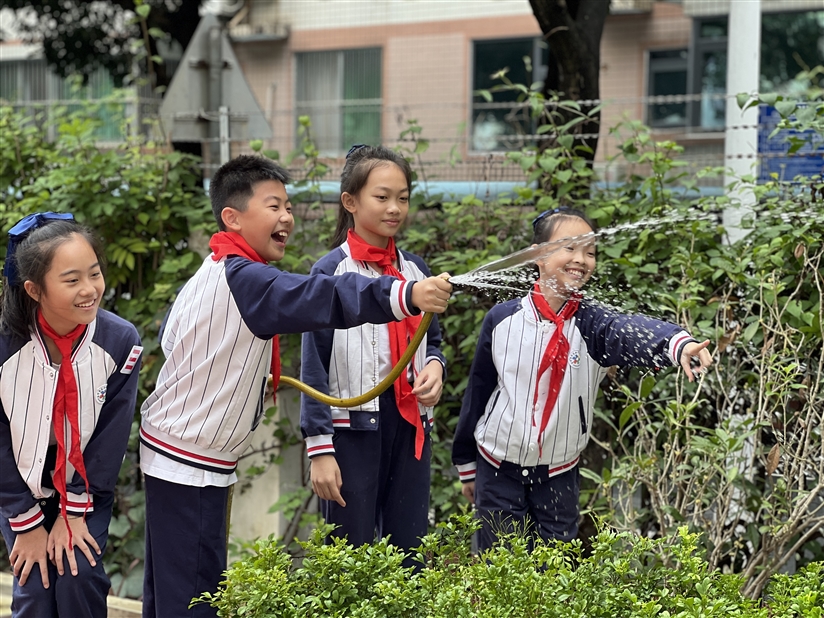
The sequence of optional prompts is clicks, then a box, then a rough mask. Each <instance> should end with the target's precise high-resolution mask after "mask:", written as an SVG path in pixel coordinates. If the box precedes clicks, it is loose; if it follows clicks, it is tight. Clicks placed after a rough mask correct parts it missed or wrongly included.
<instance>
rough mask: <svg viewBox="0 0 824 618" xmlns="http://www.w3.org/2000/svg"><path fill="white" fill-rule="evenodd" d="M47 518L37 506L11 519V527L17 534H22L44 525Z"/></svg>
mask: <svg viewBox="0 0 824 618" xmlns="http://www.w3.org/2000/svg"><path fill="white" fill-rule="evenodd" d="M44 520H45V516H44V515H43V511H42V510H41V508H40V505H39V504H35V505H34V506H33V507H31V508H30V509H29V510H28V511H26V512H25V513H21V514H20V515H18V516H17V517H11V518H9V526H10V527H11V531H12V532H14V533H15V534H22V533H23V532H28V531H29V530H34V529H35V528H37V527H38V526H42V525H43V521H44Z"/></svg>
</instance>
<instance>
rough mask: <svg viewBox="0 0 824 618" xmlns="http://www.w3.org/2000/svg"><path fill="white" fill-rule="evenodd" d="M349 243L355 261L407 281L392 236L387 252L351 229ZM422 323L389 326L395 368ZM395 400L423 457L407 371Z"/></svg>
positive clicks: (411, 320)
mask: <svg viewBox="0 0 824 618" xmlns="http://www.w3.org/2000/svg"><path fill="white" fill-rule="evenodd" d="M347 241H348V242H349V250H350V251H351V253H352V259H353V260H360V261H363V262H374V263H376V264H377V265H378V266H380V267H381V268H383V274H384V275H391V276H393V277H397V278H398V279H400V280H401V281H405V280H406V278H405V277H404V276H403V275H402V274H401V273H400V272H399V271H398V269H397V268H395V266H394V262H395V260H396V259H397V257H398V255H397V251H396V250H395V241H394V239H392V238H391V237H390V238H389V243H388V244H387V245H386V249H381V248H380V247H375V246H374V245H370V244H369V243H368V242H366V241H365V240H364V239H363V238H361V237H360V236H358V235H357V234H356V233H355V231H354V230H351V229H350V230H349V234H348V237H347ZM420 323H421V317H420V316H415V317H409V318H406V319H404V320H402V321H400V322H390V323H389V324H387V326H388V327H389V349H390V350H391V352H392V365H393V366H394V365H395V364H397V362H398V361H399V360H400V358H401V356H403V353H404V352H405V351H406V348H407V347H408V345H409V339H410V338H412V337H413V336H414V335H415V331H416V330H417V329H418V326H419V325H420ZM394 387H395V401H397V403H398V410H399V411H400V413H401V416H402V417H403V418H404V420H406V421H407V422H408V423H411V424H412V425H413V426H414V427H415V459H420V458H421V453H422V452H423V443H424V441H425V439H426V436H425V435H424V431H423V424H422V423H421V414H420V412H419V411H418V398H417V397H415V395H413V394H412V385H411V384H410V383H409V380H408V379H407V377H406V372H404V373H402V374H401V375H400V376H399V377H398V379H397V380H395V384H394Z"/></svg>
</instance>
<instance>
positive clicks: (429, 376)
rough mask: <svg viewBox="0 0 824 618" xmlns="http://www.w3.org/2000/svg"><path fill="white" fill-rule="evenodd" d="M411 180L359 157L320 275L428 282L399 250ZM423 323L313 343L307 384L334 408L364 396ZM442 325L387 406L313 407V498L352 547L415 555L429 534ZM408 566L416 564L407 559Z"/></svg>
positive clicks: (396, 167)
mask: <svg viewBox="0 0 824 618" xmlns="http://www.w3.org/2000/svg"><path fill="white" fill-rule="evenodd" d="M411 183H412V170H411V169H410V167H409V163H408V162H407V161H406V160H405V159H404V158H403V157H402V156H401V155H400V154H398V153H397V152H394V151H392V150H390V149H388V148H384V147H381V146H378V147H372V146H363V145H361V146H354V147H353V148H352V150H350V152H349V154H348V155H347V158H346V164H345V165H344V168H343V172H342V174H341V202H340V206H339V211H338V212H339V214H338V228H337V233H336V235H335V239H334V241H333V246H334V247H335V248H334V249H333V250H332V251H331V252H330V253H328V254H326V255H325V256H324V257H322V258H321V259H320V260H319V261H318V263H317V264H315V266H314V267H313V269H312V272H313V273H324V274H327V275H338V274H342V273H346V272H356V273H360V274H362V275H364V276H366V277H370V278H373V279H374V278H377V277H380V276H381V275H382V274H383V275H387V274H389V275H393V276H396V277H399V278H400V279H405V280H410V281H414V280H421V279H424V278H426V277H429V276H430V273H429V269H428V268H427V266H426V264H425V263H424V261H423V260H422V259H421V258H420V257H418V256H416V255H413V254H411V253H408V252H406V251H401V250H400V249H398V248H396V246H395V242H394V236H395V234H396V233H397V232H398V231H399V229H400V227H401V225H402V224H403V222H404V220H405V218H406V215H407V213H408V211H409V195H410V191H411ZM419 322H420V317H419V316H408V317H406V318H405V319H404V320H403V321H402V322H400V323H393V324H389V325H388V326H387V325H384V324H364V325H363V326H360V327H357V328H349V329H339V330H332V329H327V330H322V331H316V332H310V333H306V334H304V336H303V347H302V365H301V371H302V379H303V381H304V382H306V383H307V384H310V385H312V386H313V387H315V388H316V389H318V390H320V391H322V392H327V393H330V394H332V395H333V396H335V397H342V398H347V397H353V396H357V395H361V394H363V393H365V392H366V391H368V390H369V389H370V388H372V387H373V386H375V385H376V384H377V383H378V382H379V381H380V380H382V379H383V378H384V377H385V376H386V375H387V374H388V373H389V372H390V371H391V369H392V367H393V366H394V365H395V363H396V362H397V361H398V359H399V358H400V356H401V355H402V354H403V352H404V351H405V349H406V346H407V342H408V341H409V339H410V338H411V337H412V335H413V334H414V333H415V331H416V330H417V328H418V323H419ZM440 342H441V333H440V328H439V326H438V321H437V320H433V321H432V323H431V324H430V327H429V330H428V331H427V335H426V338H425V339H424V341H423V343H422V344H421V345H420V347H419V348H418V350H417V352H416V354H415V357H414V358H413V360H412V362H411V363H410V365H409V367H408V368H407V370H406V371H404V372H403V373H402V374H401V376H400V377H399V378H398V379H397V380H396V381H395V383H394V385H393V387H392V388H390V389H389V390H387V391H386V392H384V393H383V394H382V395H381V396H380V397H379V398H377V399H373V400H372V401H369V402H367V403H365V404H363V405H361V406H359V407H356V408H337V407H330V406H328V405H325V404H321V403H319V402H317V401H315V400H313V399H310V398H308V397H306V396H305V395H304V396H303V398H302V400H301V412H300V423H301V429H302V430H303V436H304V438H305V439H306V450H307V453H308V454H309V457H310V458H311V478H312V487H313V489H314V491H315V493H317V495H318V496H320V498H321V499H322V500H321V510H322V511H323V516H324V519H325V520H326V521H327V522H328V523H331V524H335V525H337V526H338V528H337V529H336V530H335V532H334V533H333V534H335V535H336V536H337V535H339V536H341V537H347V538H348V540H349V542H350V543H352V544H353V545H356V546H357V545H363V544H366V543H371V542H372V541H373V540H374V539H375V538H376V536H377V537H379V538H380V537H384V536H389V535H391V540H392V543H393V544H394V545H396V546H397V547H399V548H401V549H402V550H404V551H408V550H410V549H412V548H413V547H417V546H418V545H419V543H420V540H419V539H420V537H421V536H423V535H424V534H426V531H427V526H428V523H429V480H430V462H429V460H430V456H431V440H430V437H429V433H430V431H431V429H432V422H433V418H432V409H433V406H434V405H435V404H436V403H437V402H438V399H439V398H440V396H441V391H442V389H443V381H444V373H445V360H444V357H443V355H442V354H441V352H440V349H439V346H440ZM405 564H406V565H411V564H412V559H411V558H407V559H406V561H405Z"/></svg>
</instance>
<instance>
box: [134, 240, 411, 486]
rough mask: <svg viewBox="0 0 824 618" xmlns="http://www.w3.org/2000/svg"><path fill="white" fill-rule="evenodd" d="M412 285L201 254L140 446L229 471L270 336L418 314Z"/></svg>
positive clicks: (255, 410) (167, 338) (254, 420)
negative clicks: (312, 273)
mask: <svg viewBox="0 0 824 618" xmlns="http://www.w3.org/2000/svg"><path fill="white" fill-rule="evenodd" d="M413 285H414V283H412V282H402V281H400V280H398V279H396V278H394V277H380V278H377V279H367V278H365V277H360V276H358V275H356V274H354V273H349V274H346V275H343V276H341V277H327V276H323V275H318V276H306V275H296V274H292V273H287V272H283V271H281V270H278V269H277V268H274V267H272V266H269V265H268V264H261V263H258V262H252V261H251V260H248V259H246V258H242V257H235V256H230V257H228V258H223V259H221V260H219V261H217V262H216V261H214V260H213V259H212V257H211V256H209V257H207V258H206V259H205V260H204V262H203V265H202V266H201V267H200V268H199V269H198V271H197V272H196V273H195V274H194V275H193V276H192V278H191V279H190V280H189V281H188V282H187V283H186V285H185V286H183V288H182V289H181V291H180V293H179V294H178V296H177V299H176V300H175V302H174V304H173V305H172V308H171V310H170V312H169V315H168V318H167V321H166V326H165V329H164V331H163V335H162V337H161V347H162V349H163V352H164V354H165V355H166V361H165V362H164V364H163V367H162V368H161V369H160V374H159V375H158V378H157V385H156V386H155V390H154V392H153V393H152V394H151V395H150V396H149V397H148V399H146V401H145V402H144V403H143V406H142V408H141V413H142V421H141V425H140V442H141V452H144V450H145V449H150V450H152V451H155V452H157V453H160V454H161V455H163V456H164V457H166V458H168V459H171V460H172V461H173V462H176V463H177V464H180V465H182V466H188V467H194V468H199V469H201V470H205V471H207V472H210V473H216V474H221V475H232V474H233V473H234V470H235V468H236V467H237V461H238V458H239V457H240V456H241V455H242V454H243V451H244V450H245V449H246V447H247V445H248V443H249V441H250V439H251V434H252V431H253V430H254V428H255V427H256V426H257V424H258V423H259V421H260V419H261V418H262V415H263V411H264V408H263V398H264V394H265V390H266V380H267V378H268V376H269V372H270V366H271V357H272V338H273V337H274V336H275V335H276V334H286V333H300V332H304V331H309V330H317V329H320V328H328V327H330V326H331V327H334V328H348V327H351V326H356V325H358V324H361V323H363V322H390V321H393V320H400V319H402V318H403V317H405V316H407V315H414V314H416V313H418V311H417V309H413V308H412V306H411V297H412V296H411V294H412V286H413ZM144 472H149V471H147V470H145V469H144Z"/></svg>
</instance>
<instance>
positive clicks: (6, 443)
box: [0, 402, 44, 534]
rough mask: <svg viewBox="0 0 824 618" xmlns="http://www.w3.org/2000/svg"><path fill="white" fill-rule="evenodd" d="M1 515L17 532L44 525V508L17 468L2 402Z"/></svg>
mask: <svg viewBox="0 0 824 618" xmlns="http://www.w3.org/2000/svg"><path fill="white" fill-rule="evenodd" d="M0 470H2V471H3V473H2V474H0V515H2V516H3V517H5V518H6V519H8V520H9V526H10V527H11V529H12V531H13V532H14V533H15V534H20V533H22V532H28V531H29V530H34V529H35V528H37V527H38V526H42V525H43V520H44V516H43V511H41V510H40V504H39V502H38V501H37V500H36V499H35V498H34V496H32V493H31V489H29V486H28V485H26V482H25V481H24V480H23V477H22V476H20V472H19V471H18V469H17V462H16V460H15V459H14V452H13V450H12V444H11V427H10V425H9V419H8V417H7V416H6V411H5V409H3V403H2V402H0Z"/></svg>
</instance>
